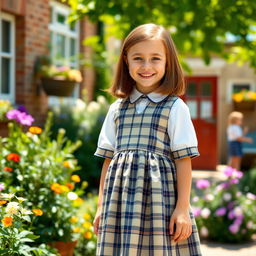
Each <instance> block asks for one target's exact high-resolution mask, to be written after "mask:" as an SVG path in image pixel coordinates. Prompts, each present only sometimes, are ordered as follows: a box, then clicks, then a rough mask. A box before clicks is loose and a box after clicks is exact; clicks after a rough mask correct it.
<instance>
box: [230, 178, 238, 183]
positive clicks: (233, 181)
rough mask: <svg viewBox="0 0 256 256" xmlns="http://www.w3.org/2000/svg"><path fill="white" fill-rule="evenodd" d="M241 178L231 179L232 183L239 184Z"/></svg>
mask: <svg viewBox="0 0 256 256" xmlns="http://www.w3.org/2000/svg"><path fill="white" fill-rule="evenodd" d="M238 183H239V180H238V179H231V180H230V184H238Z"/></svg>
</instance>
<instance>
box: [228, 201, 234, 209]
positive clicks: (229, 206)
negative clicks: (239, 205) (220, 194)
mask: <svg viewBox="0 0 256 256" xmlns="http://www.w3.org/2000/svg"><path fill="white" fill-rule="evenodd" d="M227 208H228V209H229V210H231V209H233V208H234V202H229V203H228V205H227Z"/></svg>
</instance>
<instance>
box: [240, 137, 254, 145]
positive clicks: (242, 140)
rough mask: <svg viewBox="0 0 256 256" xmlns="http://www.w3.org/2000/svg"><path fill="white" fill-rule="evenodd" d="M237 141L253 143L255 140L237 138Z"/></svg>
mask: <svg viewBox="0 0 256 256" xmlns="http://www.w3.org/2000/svg"><path fill="white" fill-rule="evenodd" d="M236 140H237V141H240V142H247V143H253V140H252V138H250V137H244V136H241V137H237V139H236Z"/></svg>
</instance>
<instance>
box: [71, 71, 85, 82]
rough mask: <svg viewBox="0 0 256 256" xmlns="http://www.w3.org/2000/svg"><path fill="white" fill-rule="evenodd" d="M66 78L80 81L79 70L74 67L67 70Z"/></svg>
mask: <svg viewBox="0 0 256 256" xmlns="http://www.w3.org/2000/svg"><path fill="white" fill-rule="evenodd" d="M68 78H69V80H73V81H76V82H78V83H80V82H82V75H81V72H80V71H79V70H76V69H71V70H70V71H69V72H68Z"/></svg>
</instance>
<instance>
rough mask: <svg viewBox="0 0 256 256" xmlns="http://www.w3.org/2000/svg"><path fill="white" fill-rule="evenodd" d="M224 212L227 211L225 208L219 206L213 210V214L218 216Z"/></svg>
mask: <svg viewBox="0 0 256 256" xmlns="http://www.w3.org/2000/svg"><path fill="white" fill-rule="evenodd" d="M226 212H227V210H226V208H225V207H221V208H219V209H217V210H216V211H215V214H216V216H218V217H220V216H223V215H225V214H226Z"/></svg>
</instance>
